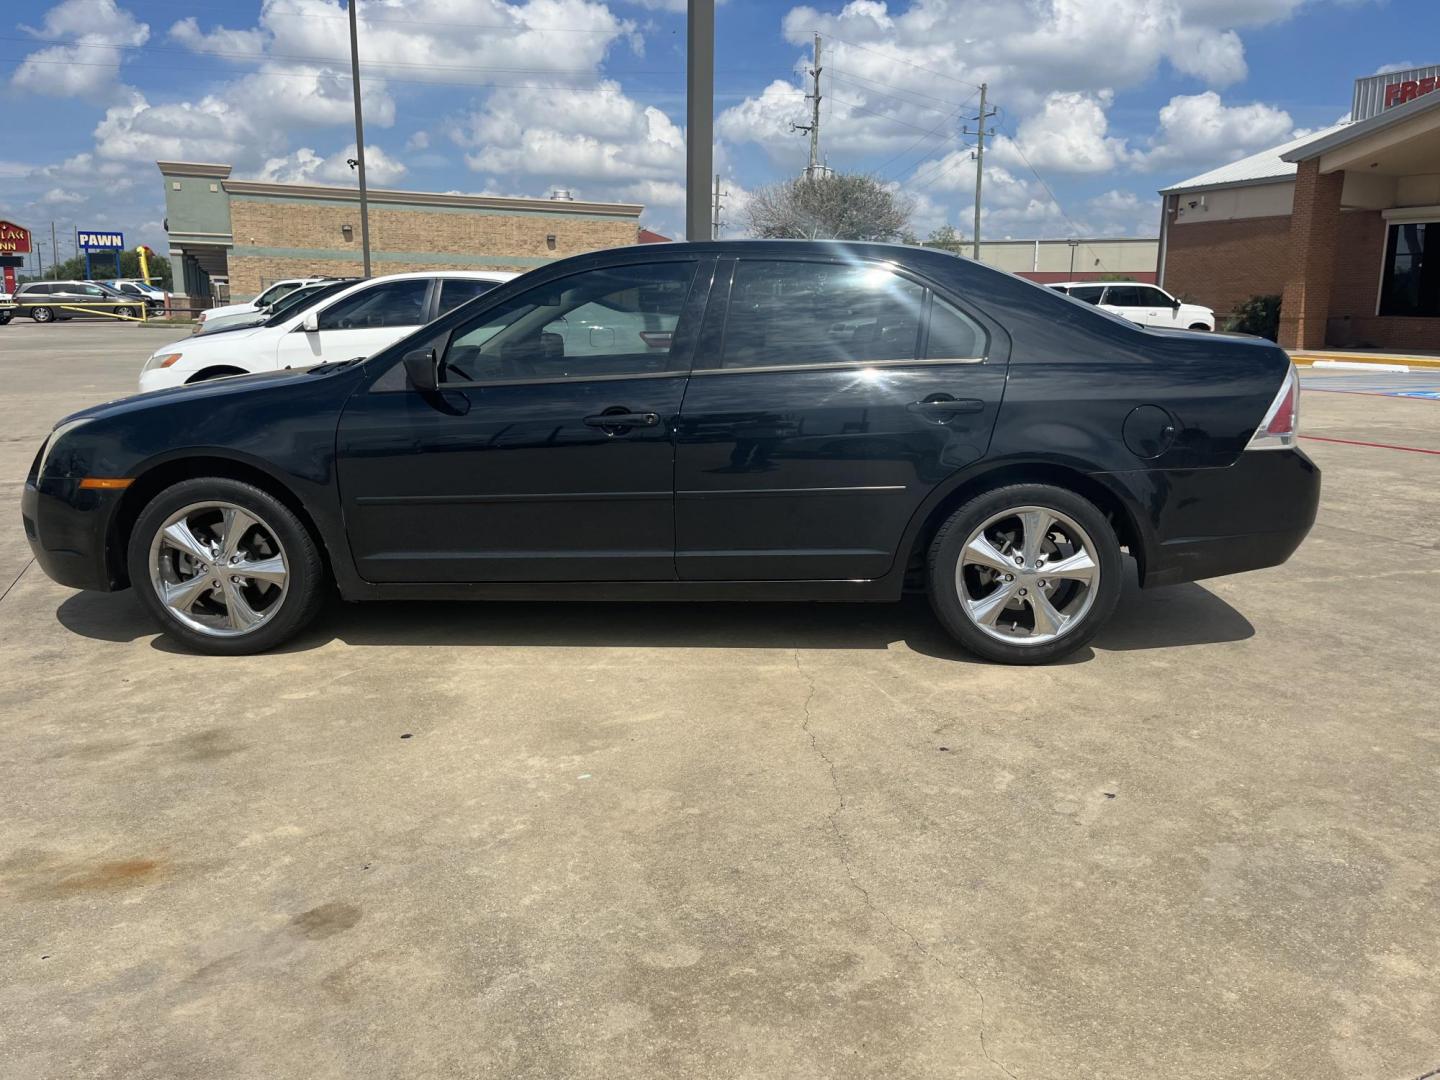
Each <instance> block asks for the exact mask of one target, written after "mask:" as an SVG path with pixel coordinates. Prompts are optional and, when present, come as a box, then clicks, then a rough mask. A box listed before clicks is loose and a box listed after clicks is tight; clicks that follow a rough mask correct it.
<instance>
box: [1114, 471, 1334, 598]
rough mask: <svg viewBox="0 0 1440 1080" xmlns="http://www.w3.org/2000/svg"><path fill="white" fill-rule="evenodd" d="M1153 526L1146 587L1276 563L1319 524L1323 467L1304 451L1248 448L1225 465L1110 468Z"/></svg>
mask: <svg viewBox="0 0 1440 1080" xmlns="http://www.w3.org/2000/svg"><path fill="white" fill-rule="evenodd" d="M1104 479H1105V480H1107V481H1108V482H1109V483H1111V484H1114V485H1116V486H1118V487H1120V488H1121V489H1122V490H1124V491H1125V492H1126V493H1127V494H1128V495H1129V497H1130V499H1131V500H1132V506H1135V507H1137V508H1140V511H1141V514H1142V516H1144V517H1147V518H1148V521H1147V524H1148V525H1149V527H1150V529H1151V530H1152V533H1151V541H1150V542H1149V543H1148V544H1146V550H1145V552H1144V558H1143V560H1142V565H1143V569H1142V578H1141V584H1142V585H1143V586H1145V587H1146V588H1149V587H1152V586H1156V585H1174V584H1176V583H1178V582H1182V581H1197V580H1199V579H1201V578H1209V577H1219V576H1221V575H1223V574H1238V573H1242V572H1244V571H1246V570H1261V569H1264V568H1265V567H1267V566H1278V565H1279V564H1280V563H1283V562H1284V561H1285V560H1286V559H1288V558H1290V556H1291V555H1292V554H1294V552H1295V549H1296V548H1298V547H1299V546H1300V544H1301V542H1302V541H1303V540H1304V539H1305V537H1306V536H1307V535H1308V534H1309V532H1310V527H1311V526H1312V525H1314V523H1315V512H1316V509H1317V508H1318V507H1319V505H1320V470H1319V469H1318V468H1316V466H1315V463H1314V462H1313V461H1311V460H1310V459H1309V458H1308V457H1306V456H1305V454H1304V452H1303V451H1300V450H1250V451H1246V452H1245V453H1243V454H1241V455H1240V457H1239V458H1238V459H1236V461H1235V463H1234V464H1233V465H1231V466H1230V467H1229V468H1225V469H1177V470H1153V471H1145V472H1124V473H1107V474H1105V476H1104Z"/></svg>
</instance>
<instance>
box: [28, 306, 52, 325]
mask: <svg viewBox="0 0 1440 1080" xmlns="http://www.w3.org/2000/svg"><path fill="white" fill-rule="evenodd" d="M30 318H32V319H34V320H35V321H36V322H37V323H48V322H54V321H55V312H53V311H51V310H50V309H49V308H48V307H32V308H31V309H30Z"/></svg>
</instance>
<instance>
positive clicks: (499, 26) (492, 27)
mask: <svg viewBox="0 0 1440 1080" xmlns="http://www.w3.org/2000/svg"><path fill="white" fill-rule="evenodd" d="M145 6H146V7H147V8H150V7H172V8H180V9H182V10H184V11H186V12H188V13H189V14H191V15H193V14H195V12H196V11H197V10H201V9H205V5H202V4H199V3H198V2H197V0H146V3H145ZM208 10H214V11H218V12H219V13H220V14H221V15H228V14H232V13H233V10H234V6H233V3H231V2H225V3H221V4H218V5H215V6H213V7H211V8H209V9H208ZM260 14H261V15H263V16H265V17H266V18H282V19H320V20H322V21H330V22H336V21H339V22H345V21H348V19H349V16H348V15H322V14H320V13H318V12H308V11H274V10H271V11H261V13H260ZM362 21H363V22H364V23H365V25H366V26H411V27H414V26H433V27H436V28H438V29H449V30H487V31H507V30H508V31H512V32H514V33H517V34H529V33H541V34H615V35H618V34H621V33H624V32H625V27H624V24H621V25H620V26H618V27H609V28H598V29H592V28H590V27H581V26H525V25H520V26H517V25H515V24H513V23H468V22H435V21H431V20H428V19H372V18H370V17H369V16H366V17H365V18H364V19H363V20H362ZM222 29H233V28H231V27H222Z"/></svg>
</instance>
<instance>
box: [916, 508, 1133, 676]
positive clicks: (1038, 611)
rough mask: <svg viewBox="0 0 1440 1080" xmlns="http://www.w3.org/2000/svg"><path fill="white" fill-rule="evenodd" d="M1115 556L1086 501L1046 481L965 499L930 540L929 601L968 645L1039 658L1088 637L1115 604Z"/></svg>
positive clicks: (1009, 659)
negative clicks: (932, 539) (968, 499)
mask: <svg viewBox="0 0 1440 1080" xmlns="http://www.w3.org/2000/svg"><path fill="white" fill-rule="evenodd" d="M1122 565H1123V560H1122V557H1121V554H1120V544H1119V541H1118V540H1117V539H1116V538H1115V530H1114V529H1113V528H1111V525H1110V522H1109V521H1108V520H1107V519H1106V517H1105V515H1104V514H1102V513H1101V512H1100V511H1099V510H1098V509H1097V508H1096V507H1095V505H1094V504H1093V503H1091V502H1090V501H1089V500H1087V499H1084V498H1081V497H1080V496H1079V495H1076V494H1075V493H1074V492H1071V491H1067V490H1065V489H1064V488H1059V487H1053V486H1051V485H1049V484H1016V485H1012V486H1010V487H1003V488H997V489H995V490H993V491H988V492H985V493H984V494H982V495H979V496H976V497H975V498H974V499H971V500H970V501H969V502H968V503H966V504H965V505H964V506H962V507H960V509H958V510H956V511H955V513H953V514H951V515H950V517H949V519H948V520H947V521H946V522H945V523H944V524H943V525H942V526H941V527H940V530H939V531H938V532H937V533H936V534H935V539H934V541H933V542H932V543H931V545H930V559H929V590H930V603H931V606H932V607H933V608H934V609H935V614H936V615H937V616H938V617H939V619H940V621H941V622H942V623H943V624H944V625H945V628H946V629H947V630H949V631H950V633H951V634H952V635H953V636H954V637H955V639H956V640H957V641H959V642H960V644H961V645H963V646H965V648H966V649H968V650H970V651H971V652H973V653H975V654H977V655H979V656H982V657H984V658H986V659H987V660H995V661H997V662H999V663H1002V664H1043V663H1047V662H1049V661H1052V660H1057V659H1059V658H1060V657H1062V656H1066V655H1068V654H1070V653H1072V652H1074V651H1075V650H1076V649H1079V648H1080V647H1081V646H1083V645H1084V644H1085V643H1086V642H1088V641H1089V640H1090V639H1091V638H1092V637H1094V636H1095V634H1096V633H1097V632H1098V631H1099V630H1100V628H1101V626H1103V625H1104V623H1105V621H1106V620H1107V619H1108V618H1109V617H1110V614H1111V612H1113V611H1114V610H1115V603H1116V601H1117V600H1118V599H1119V597H1120V584H1121V582H1120V578H1121V567H1122Z"/></svg>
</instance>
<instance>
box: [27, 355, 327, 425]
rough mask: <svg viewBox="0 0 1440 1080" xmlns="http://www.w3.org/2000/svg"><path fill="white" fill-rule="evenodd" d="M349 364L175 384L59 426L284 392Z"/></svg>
mask: <svg viewBox="0 0 1440 1080" xmlns="http://www.w3.org/2000/svg"><path fill="white" fill-rule="evenodd" d="M345 367H346V366H345V365H341V364H324V365H321V366H319V367H308V368H283V369H281V370H280V371H262V372H259V373H258V374H255V375H234V376H231V377H229V378H224V379H210V380H208V381H206V382H198V383H189V384H187V385H185V386H173V387H170V388H168V389H165V390H151V391H150V392H149V393H147V394H132V395H131V396H130V397H124V398H117V399H115V400H114V401H106V402H104V403H102V404H100V405H91V406H90V407H89V408H88V409H81V410H80V411H79V412H77V413H71V414H70V415H69V416H67V417H65V418H64V419H63V420H61V421H60V422H59V423H57V424H56V425H55V426H56V427H59V426H60V424H68V423H69V422H70V421H72V420H108V419H111V418H112V417H117V416H123V415H125V414H127V413H133V412H140V411H143V410H145V409H149V408H154V407H156V406H166V405H175V404H183V403H190V402H206V401H207V400H208V401H209V402H210V404H211V405H213V404H214V402H215V401H216V400H218V399H221V398H226V397H232V396H234V395H237V394H249V393H252V392H254V391H256V390H259V391H261V392H262V393H263V392H271V393H284V390H283V389H282V387H283V386H285V384H287V383H293V382H294V380H296V379H315V378H324V377H326V376H327V375H330V374H333V373H334V372H337V371H341V370H345Z"/></svg>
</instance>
